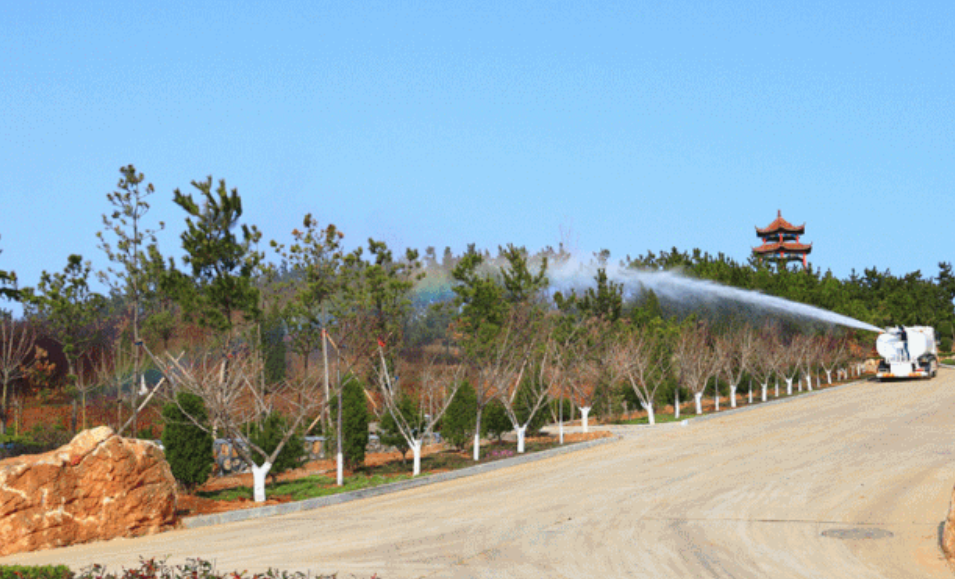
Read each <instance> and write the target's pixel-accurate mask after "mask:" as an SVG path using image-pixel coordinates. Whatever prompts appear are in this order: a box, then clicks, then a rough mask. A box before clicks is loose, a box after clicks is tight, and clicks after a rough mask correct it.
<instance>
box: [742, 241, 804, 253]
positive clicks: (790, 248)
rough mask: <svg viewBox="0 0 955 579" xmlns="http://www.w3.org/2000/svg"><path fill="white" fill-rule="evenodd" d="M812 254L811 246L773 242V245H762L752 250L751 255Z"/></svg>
mask: <svg viewBox="0 0 955 579" xmlns="http://www.w3.org/2000/svg"><path fill="white" fill-rule="evenodd" d="M780 251H783V252H786V253H806V254H808V253H812V244H811V243H809V244H805V243H796V242H795V241H783V242H781V243H780V242H779V241H774V242H773V243H764V244H762V245H760V246H759V247H754V248H753V253H759V254H763V253H778V252H780Z"/></svg>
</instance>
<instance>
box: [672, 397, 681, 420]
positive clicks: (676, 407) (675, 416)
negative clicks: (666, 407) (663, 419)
mask: <svg viewBox="0 0 955 579" xmlns="http://www.w3.org/2000/svg"><path fill="white" fill-rule="evenodd" d="M673 393H674V396H673V398H674V401H675V402H676V403H675V404H674V405H673V419H674V420H676V419H678V418H679V417H680V392H679V391H678V390H674V392H673Z"/></svg>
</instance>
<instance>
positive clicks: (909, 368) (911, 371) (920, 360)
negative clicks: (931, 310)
mask: <svg viewBox="0 0 955 579" xmlns="http://www.w3.org/2000/svg"><path fill="white" fill-rule="evenodd" d="M905 334H906V338H907V339H906V340H904V341H903V340H902V331H901V330H900V329H899V328H886V331H885V332H884V333H883V334H881V335H879V337H878V338H877V339H876V341H875V349H876V350H878V352H879V356H882V361H881V362H880V363H879V370H878V372H877V373H876V376H877V377H878V378H879V379H880V380H886V379H892V378H931V377H933V376H935V373H936V372H937V371H938V347H937V346H936V344H935V329H934V328H931V327H929V326H907V327H905Z"/></svg>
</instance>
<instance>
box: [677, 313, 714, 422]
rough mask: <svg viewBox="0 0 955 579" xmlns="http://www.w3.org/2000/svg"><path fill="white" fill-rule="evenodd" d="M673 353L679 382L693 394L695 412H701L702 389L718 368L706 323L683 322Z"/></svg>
mask: <svg viewBox="0 0 955 579" xmlns="http://www.w3.org/2000/svg"><path fill="white" fill-rule="evenodd" d="M674 353H675V355H676V369H677V377H678V378H679V381H680V384H681V385H682V386H683V387H684V388H686V389H687V390H689V391H690V393H692V394H693V401H694V402H695V403H696V413H697V414H703V405H702V399H703V391H704V390H705V389H706V384H707V382H709V380H710V378H711V377H713V375H714V374H715V373H716V372H717V369H718V366H717V365H716V356H715V354H714V352H713V349H712V346H711V345H710V333H709V330H708V329H707V327H706V324H705V323H702V322H701V323H695V324H685V325H684V326H683V328H682V329H681V330H680V334H679V336H677V340H676V345H675V348H674Z"/></svg>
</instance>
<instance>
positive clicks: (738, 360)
mask: <svg viewBox="0 0 955 579" xmlns="http://www.w3.org/2000/svg"><path fill="white" fill-rule="evenodd" d="M756 347H757V345H756V332H755V331H753V328H752V327H751V326H749V325H744V326H742V327H738V328H732V329H730V330H728V331H727V332H725V333H723V334H722V335H721V336H718V337H717V338H716V340H715V353H716V359H717V361H718V364H719V366H720V372H721V373H722V374H723V376H724V377H725V378H726V382H727V384H729V387H730V407H732V408H736V390H737V389H738V388H739V383H740V382H741V381H742V380H743V375H744V374H746V373H747V372H748V371H750V370H752V366H753V360H754V357H755V354H756ZM718 396H719V393H717V397H718ZM718 409H719V403H717V410H718Z"/></svg>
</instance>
